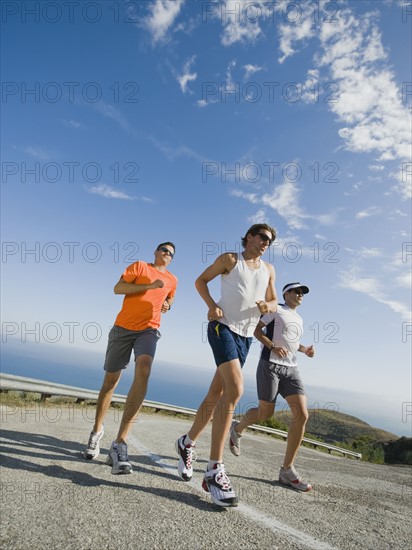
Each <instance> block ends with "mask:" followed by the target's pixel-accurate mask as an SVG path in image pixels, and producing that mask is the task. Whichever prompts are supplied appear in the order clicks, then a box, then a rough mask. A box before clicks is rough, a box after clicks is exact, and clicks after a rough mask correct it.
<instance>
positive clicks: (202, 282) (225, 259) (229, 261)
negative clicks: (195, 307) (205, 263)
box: [195, 252, 237, 321]
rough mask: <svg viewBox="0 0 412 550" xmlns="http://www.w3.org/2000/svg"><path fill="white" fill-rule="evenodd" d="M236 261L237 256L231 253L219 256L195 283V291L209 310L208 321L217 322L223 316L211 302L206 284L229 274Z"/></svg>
mask: <svg viewBox="0 0 412 550" xmlns="http://www.w3.org/2000/svg"><path fill="white" fill-rule="evenodd" d="M236 260H237V255H236V254H233V253H230V252H228V253H226V254H222V255H221V256H219V257H218V258H217V259H216V260H215V261H214V262H213V264H212V265H211V266H209V267H208V268H206V269H205V270H204V271H203V273H201V274H200V275H199V277H198V278H197V279H196V281H195V286H196V290H197V291H198V293H199V294H200V296H201V297H202V299H203V301H204V302H205V303H206V305H207V307H208V308H209V311H208V318H209V320H211V319H213V320H215V321H217V319H219V317H222V316H223V311H222V310H221V309H220V307H219V306H218V305H217V304H216V302H215V301H214V300H213V298H212V296H211V295H210V292H209V287H208V283H210V281H212V280H213V279H215V278H216V277H218V276H219V275H223V274H224V273H229V271H230V270H231V269H233V266H234V265H235V263H236Z"/></svg>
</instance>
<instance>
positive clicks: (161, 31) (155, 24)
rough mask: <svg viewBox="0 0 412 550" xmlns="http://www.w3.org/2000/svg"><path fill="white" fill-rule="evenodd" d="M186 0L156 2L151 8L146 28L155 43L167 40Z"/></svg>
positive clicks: (161, 0)
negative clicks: (169, 31)
mask: <svg viewBox="0 0 412 550" xmlns="http://www.w3.org/2000/svg"><path fill="white" fill-rule="evenodd" d="M184 2H185V0H156V1H155V2H154V3H153V4H152V5H151V6H150V7H149V12H150V15H149V16H148V17H146V19H145V20H144V24H145V26H146V28H147V29H148V30H149V31H150V33H151V35H152V39H153V42H154V43H155V44H156V43H157V42H161V41H162V40H165V39H166V36H167V32H168V30H169V29H170V27H171V26H172V25H173V23H174V21H175V19H176V17H177V16H178V15H179V13H180V10H181V8H182V6H183V4H184Z"/></svg>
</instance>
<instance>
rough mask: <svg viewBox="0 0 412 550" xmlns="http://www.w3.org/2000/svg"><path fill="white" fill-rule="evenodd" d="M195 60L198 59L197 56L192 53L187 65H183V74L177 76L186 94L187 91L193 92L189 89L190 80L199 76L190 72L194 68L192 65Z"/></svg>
mask: <svg viewBox="0 0 412 550" xmlns="http://www.w3.org/2000/svg"><path fill="white" fill-rule="evenodd" d="M195 60H196V56H195V55H192V57H191V58H190V59H188V60H187V61H186V63H185V65H184V67H183V74H182V75H178V76H177V80H178V82H179V84H180V89H181V90H182V92H183V93H184V94H185V93H186V92H187V91H189V92H190V93H193V92H191V91H190V90H188V87H187V85H188V83H189V82H192V81H194V80H196V78H197V73H194V72H190V71H191V68H192V65H193V63H194V62H195Z"/></svg>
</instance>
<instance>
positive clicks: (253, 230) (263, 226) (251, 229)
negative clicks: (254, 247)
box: [242, 223, 276, 248]
mask: <svg viewBox="0 0 412 550" xmlns="http://www.w3.org/2000/svg"><path fill="white" fill-rule="evenodd" d="M262 229H266V231H269V232H270V233H271V234H272V238H271V240H270V243H269V244H272V243H273V241H274V240H275V239H276V229H274V228H273V227H270V225H268V224H267V223H255V224H254V225H252V227H249V229H248V230H247V231H246V235H245V236H244V237H242V246H243V248H245V247H246V242H247V238H246V237H247V236H248V235H249V234H251V235H253V236H255V235H257V234H258V233H259V231H262Z"/></svg>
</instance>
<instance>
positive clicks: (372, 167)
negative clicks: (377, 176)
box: [369, 164, 385, 172]
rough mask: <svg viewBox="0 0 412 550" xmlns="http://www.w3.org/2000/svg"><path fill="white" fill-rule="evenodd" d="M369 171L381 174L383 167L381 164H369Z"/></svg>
mask: <svg viewBox="0 0 412 550" xmlns="http://www.w3.org/2000/svg"><path fill="white" fill-rule="evenodd" d="M369 170H372V172H382V171H383V170H385V167H384V166H383V165H382V164H370V165H369Z"/></svg>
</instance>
